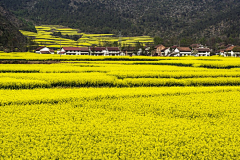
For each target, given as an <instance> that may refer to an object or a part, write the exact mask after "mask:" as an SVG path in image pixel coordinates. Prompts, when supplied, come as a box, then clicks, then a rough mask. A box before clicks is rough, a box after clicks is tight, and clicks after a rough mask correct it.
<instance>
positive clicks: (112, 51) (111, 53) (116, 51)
mask: <svg viewBox="0 0 240 160" xmlns="http://www.w3.org/2000/svg"><path fill="white" fill-rule="evenodd" d="M106 49H107V54H106V55H109V56H119V55H120V49H119V48H118V47H107V48H106Z"/></svg>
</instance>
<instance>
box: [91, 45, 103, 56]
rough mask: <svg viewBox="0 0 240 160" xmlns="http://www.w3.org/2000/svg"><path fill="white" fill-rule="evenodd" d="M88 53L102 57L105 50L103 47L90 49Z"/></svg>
mask: <svg viewBox="0 0 240 160" xmlns="http://www.w3.org/2000/svg"><path fill="white" fill-rule="evenodd" d="M89 52H90V55H93V56H104V55H106V53H107V49H106V48H105V47H90V48H89Z"/></svg>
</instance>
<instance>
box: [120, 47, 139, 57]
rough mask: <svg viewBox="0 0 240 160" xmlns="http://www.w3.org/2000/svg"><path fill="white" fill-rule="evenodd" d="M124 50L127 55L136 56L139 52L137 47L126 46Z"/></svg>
mask: <svg viewBox="0 0 240 160" xmlns="http://www.w3.org/2000/svg"><path fill="white" fill-rule="evenodd" d="M122 51H123V53H124V54H125V55H126V56H135V55H136V54H137V52H138V50H137V49H136V47H124V48H123V49H122Z"/></svg>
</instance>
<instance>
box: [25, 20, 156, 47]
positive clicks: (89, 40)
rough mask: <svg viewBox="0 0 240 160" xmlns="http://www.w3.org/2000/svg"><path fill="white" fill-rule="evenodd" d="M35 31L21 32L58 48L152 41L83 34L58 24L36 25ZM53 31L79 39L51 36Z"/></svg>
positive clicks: (147, 38)
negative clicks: (76, 36) (78, 37)
mask: <svg viewBox="0 0 240 160" xmlns="http://www.w3.org/2000/svg"><path fill="white" fill-rule="evenodd" d="M36 29H37V33H34V32H29V31H23V30H21V33H22V34H23V35H25V36H28V37H33V38H34V41H35V42H37V43H38V44H39V45H44V46H47V47H51V48H60V47H69V46H71V47H86V46H92V45H97V46H103V45H104V44H106V43H108V44H112V43H114V42H115V43H119V42H120V41H121V45H126V46H128V45H131V46H134V45H135V44H136V42H141V43H144V44H147V43H152V42H153V38H151V37H149V36H139V37H120V38H119V37H118V36H116V35H113V34H85V33H80V32H79V30H77V29H72V28H65V27H63V26H58V25H44V26H36ZM53 32H61V34H62V35H68V36H74V35H78V36H81V38H80V39H78V40H77V41H74V40H72V39H66V38H59V37H55V36H53V35H52V34H53Z"/></svg>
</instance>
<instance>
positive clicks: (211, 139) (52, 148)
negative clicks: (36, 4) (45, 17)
mask: <svg viewBox="0 0 240 160" xmlns="http://www.w3.org/2000/svg"><path fill="white" fill-rule="evenodd" d="M47 29H49V28H47V26H46V28H44V27H43V28H42V30H47ZM66 31H67V30H66ZM0 61H1V63H2V64H0V117H1V119H0V159H238V157H239V156H240V155H239V154H240V149H239V145H240V132H239V130H240V105H239V104H240V99H239V95H240V85H239V84H240V69H239V66H240V61H239V59H238V58H223V57H206V58H202V57H197V58H196V57H181V58H179V57H173V58H170V57H167V58H166V57H158V58H157V57H155V58H154V57H94V56H93V57H92V56H61V57H60V56H58V55H38V54H34V53H2V52H1V53H0ZM4 63H6V64H4ZM18 63H22V64H18Z"/></svg>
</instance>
